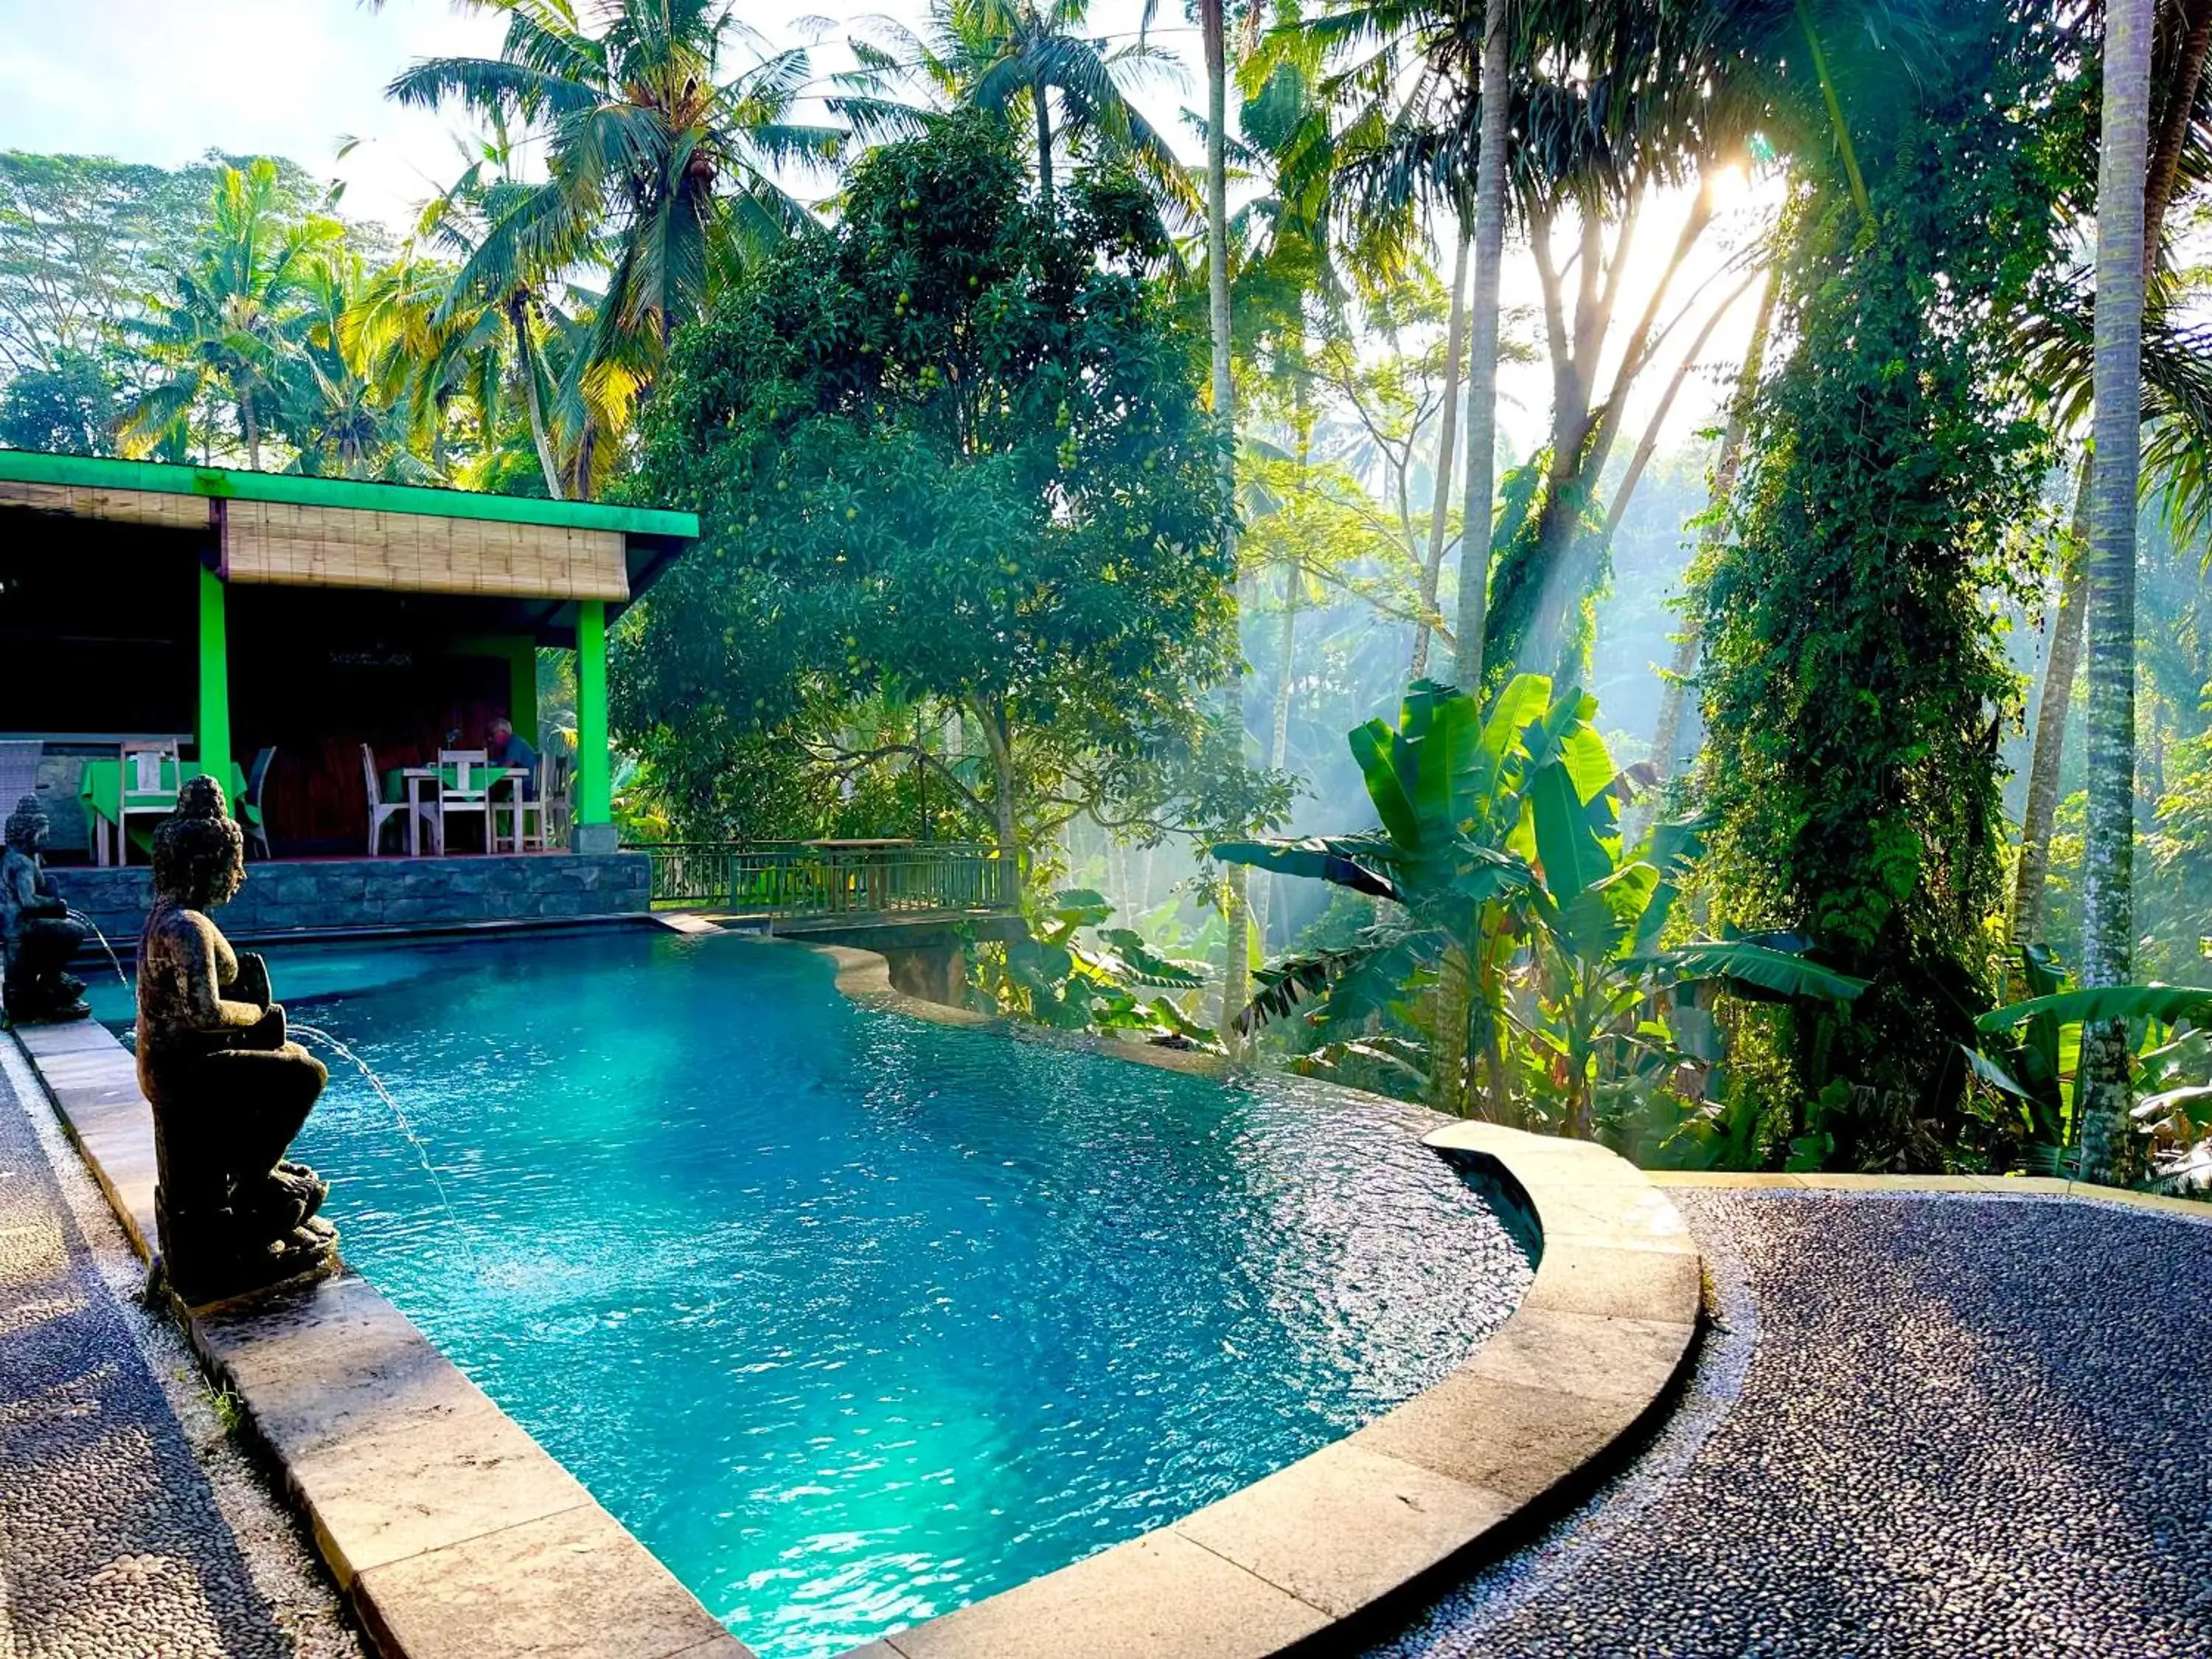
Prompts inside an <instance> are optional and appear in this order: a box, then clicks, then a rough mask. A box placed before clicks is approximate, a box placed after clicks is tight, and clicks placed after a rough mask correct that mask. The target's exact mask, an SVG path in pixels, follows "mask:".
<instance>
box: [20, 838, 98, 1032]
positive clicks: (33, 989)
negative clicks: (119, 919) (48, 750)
mask: <svg viewBox="0 0 2212 1659" xmlns="http://www.w3.org/2000/svg"><path fill="white" fill-rule="evenodd" d="M47 828H48V826H47V823H46V806H45V805H44V804H43V803H42V802H40V799H39V798H38V797H37V796H36V795H26V796H24V797H23V799H21V800H20V801H18V802H17V803H16V804H15V811H12V812H10V813H9V815H8V831H7V834H8V846H7V850H6V851H5V852H0V964H4V969H5V971H4V973H0V1004H4V1005H5V1006H6V1008H7V1012H8V1018H9V1019H11V1020H13V1021H15V1024H18V1025H30V1024H39V1023H41V1022H46V1021H57V1020H64V1019H82V1018H84V1017H85V1016H86V1015H87V1014H88V1013H90V1012H92V1009H91V1007H90V1006H88V1004H87V1003H86V1002H85V1000H84V981H82V980H81V979H78V978H76V976H75V975H72V974H70V972H69V971H68V969H69V963H70V957H73V956H75V955H76V951H77V946H79V945H82V944H83V943H84V939H85V927H84V924H83V923H82V922H80V921H71V920H70V914H69V906H68V905H67V904H65V903H64V902H62V900H61V898H60V897H59V896H58V895H57V894H56V893H55V892H54V890H53V889H52V886H51V885H50V884H48V882H47V880H46V868H45V866H42V865H41V864H40V862H39V854H40V851H41V850H42V849H43V848H45V846H46V832H47Z"/></svg>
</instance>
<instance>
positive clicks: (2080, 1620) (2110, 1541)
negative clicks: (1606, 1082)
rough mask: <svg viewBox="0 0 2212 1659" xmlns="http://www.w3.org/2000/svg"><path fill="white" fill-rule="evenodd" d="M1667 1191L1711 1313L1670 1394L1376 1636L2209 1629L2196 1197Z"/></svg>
mask: <svg viewBox="0 0 2212 1659" xmlns="http://www.w3.org/2000/svg"><path fill="white" fill-rule="evenodd" d="M1674 1197H1675V1199H1676V1201H1677V1202H1678V1203H1680V1205H1681V1207H1682V1210H1683V1212H1684V1213H1685V1214H1686V1216H1688V1217H1689V1218H1690V1220H1691V1222H1692V1225H1693V1227H1695V1228H1696V1230H1697V1231H1698V1233H1699V1239H1700V1242H1701V1243H1704V1244H1705V1247H1706V1249H1707V1251H1708V1255H1709V1258H1710V1260H1711V1264H1712V1266H1713V1267H1714V1269H1715V1277H1716V1279H1717V1281H1718V1283H1719V1285H1720V1289H1721V1293H1722V1298H1723V1306H1724V1309H1725V1310H1726V1315H1725V1318H1724V1322H1723V1323H1724V1327H1725V1328H1723V1330H1721V1331H1720V1332H1718V1333H1717V1335H1716V1336H1715V1337H1714V1338H1713V1339H1712V1340H1709V1342H1708V1344H1707V1346H1706V1348H1705V1352H1704V1353H1703V1356H1702V1357H1701V1358H1700V1361H1699V1370H1698V1373H1697V1376H1696V1377H1695V1379H1694V1381H1693V1383H1692V1387H1691V1389H1690V1391H1689V1393H1688V1395H1686V1399H1685V1401H1684V1403H1683V1406H1682V1408H1681V1410H1680V1412H1678V1413H1677V1414H1676V1417H1675V1419H1674V1423H1673V1425H1671V1426H1670V1428H1669V1429H1668V1431H1666V1432H1664V1433H1662V1435H1661V1437H1659V1438H1658V1439H1657V1440H1656V1441H1655V1442H1654V1443H1653V1444H1652V1445H1651V1446H1650V1448H1649V1449H1647V1450H1646V1451H1645V1452H1644V1454H1643V1455H1641V1456H1640V1457H1639V1458H1638V1461H1637V1462H1636V1463H1635V1464H1634V1465H1632V1467H1631V1468H1629V1469H1628V1470H1627V1471H1626V1473H1625V1474H1623V1475H1622V1476H1621V1477H1620V1479H1619V1480H1616V1481H1614V1482H1613V1484H1612V1485H1611V1486H1609V1488H1608V1489H1607V1491H1605V1492H1601V1494H1599V1495H1598V1497H1597V1498H1595V1499H1594V1500H1593V1501H1592V1502H1591V1503H1590V1504H1588V1505H1586V1506H1585V1507H1584V1508H1583V1510H1580V1511H1578V1512H1577V1514H1575V1515H1573V1516H1568V1517H1566V1518H1565V1520H1563V1521H1562V1522H1560V1523H1559V1525H1557V1526H1556V1527H1554V1528H1553V1530H1552V1532H1551V1533H1550V1534H1547V1536H1546V1537H1545V1538H1543V1539H1541V1540H1539V1541H1537V1542H1536V1543H1535V1544H1534V1546H1532V1547H1530V1548H1529V1549H1528V1550H1526V1551H1523V1552H1522V1553H1521V1554H1519V1555H1517V1556H1516V1557H1514V1558H1512V1559H1510V1560H1508V1561H1506V1562H1505V1563H1504V1564H1502V1565H1500V1566H1498V1567H1497V1568H1495V1569H1493V1570H1492V1571H1488V1572H1486V1573H1484V1574H1483V1575H1482V1576H1481V1577H1480V1578H1479V1579H1477V1580H1476V1581H1475V1582H1474V1583H1470V1584H1468V1585H1467V1586H1465V1587H1464V1588H1462V1589H1460V1590H1459V1591H1457V1592H1455V1593H1454V1594H1453V1595H1449V1596H1447V1597H1445V1598H1444V1599H1443V1601H1442V1602H1440V1603H1439V1604H1438V1605H1437V1607H1433V1608H1431V1610H1430V1611H1429V1612H1428V1613H1426V1614H1425V1616H1424V1617H1423V1618H1421V1619H1420V1620H1419V1621H1417V1622H1416V1623H1415V1624H1414V1625H1413V1626H1412V1627H1411V1628H1410V1629H1409V1630H1408V1631H1407V1632H1405V1633H1403V1635H1402V1636H1401V1638H1399V1639H1397V1640H1396V1641H1395V1642H1393V1643H1391V1644H1388V1645H1387V1646H1386V1647H1384V1648H1383V1649H1381V1650H1378V1651H1379V1652H1381V1653H1384V1654H1388V1655H1389V1656H1391V1659H1410V1656H1414V1655H1423V1656H1427V1655H1461V1654H1477V1655H1510V1656H1516V1659H1519V1656H1549V1655H1579V1656H1594V1655H1607V1656H1610V1655H1620V1656H1631V1655H1634V1656H1644V1655H1667V1656H1680V1659H1692V1656H1715V1659H1718V1656H1730V1659H1733V1656H1738V1655H1751V1654H1756V1655H1761V1656H1806V1659H1813V1656H1820V1659H1829V1656H1845V1655H1853V1656H1856V1655H1869V1656H1872V1655H1884V1656H1886V1655H1908V1654H1910V1655H1922V1654H1942V1655H1950V1654H1976V1655H1978V1654H1993V1655H1994V1654H2002V1655H2017V1656H2026V1655H2044V1654H2053V1655H2069V1656H2072V1655H2084V1656H2089V1655H2093V1656H2104V1655H2110V1656H2113V1659H2122V1656H2124V1659H2179V1656H2212V1223H2209V1222H2203V1221H2194V1220H2185V1219H2180V1218H2171V1217H2167V1216H2162V1215H2156V1214H2146V1213H2143V1212H2136V1211H2129V1210H2122V1209H2118V1208H2116V1207H2113V1206H2106V1205H2099V1204H2090V1203H2057V1202H2048V1201H2042V1200H2025V1199H2014V1198H1972V1197H1952V1196H1936V1197H1929V1196H1915V1197H1909V1198H1901V1197H1895V1196H1887V1195H1884V1196H1859V1195H1843V1194H1825V1193H1818V1194H1816V1193H1805V1194H1788V1193H1736V1192H1719V1191H1703V1192H1691V1191H1678V1192H1677V1193H1675V1194H1674Z"/></svg>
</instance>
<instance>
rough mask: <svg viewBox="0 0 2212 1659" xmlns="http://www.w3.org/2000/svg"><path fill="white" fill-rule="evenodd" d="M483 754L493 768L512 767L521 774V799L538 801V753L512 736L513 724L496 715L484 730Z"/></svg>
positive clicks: (505, 717) (505, 718)
mask: <svg viewBox="0 0 2212 1659" xmlns="http://www.w3.org/2000/svg"><path fill="white" fill-rule="evenodd" d="M484 753H485V755H486V757H488V758H489V760H490V762H491V763H492V764H493V765H494V766H507V767H513V768H516V769H519V770H520V772H521V773H522V778H521V784H522V793H523V798H524V799H526V800H535V799H538V751H537V750H535V749H532V747H531V746H530V745H529V744H526V743H525V742H524V741H523V740H522V739H521V738H519V737H517V736H515V734H514V722H513V720H509V719H507V716H506V715H504V714H500V715H496V716H495V717H494V718H493V720H492V723H491V724H490V725H489V726H486V727H485V728H484Z"/></svg>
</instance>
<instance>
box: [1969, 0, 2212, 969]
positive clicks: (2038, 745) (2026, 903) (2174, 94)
mask: <svg viewBox="0 0 2212 1659" xmlns="http://www.w3.org/2000/svg"><path fill="white" fill-rule="evenodd" d="M2154 9H2155V8H2154ZM2178 41H2179V45H2178V49H2177V51H2176V53H2175V59H2174V62H2173V63H2172V65H2171V66H2167V65H2159V66H2158V68H2159V70H2160V74H2159V75H2158V78H2157V82H2156V84H2158V85H2160V86H2161V87H2163V88H2164V89H2165V91H2164V95H2165V99H2166V105H2165V109H2164V111H2163V113H2162V115H2161V118H2160V122H2159V130H2158V133H2157V136H2156V138H2155V140H2154V142H2151V143H2150V145H2149V155H2148V159H2147V161H2145V163H2144V168H2143V270H2144V273H2145V275H2146V276H2148V273H2149V271H2150V270H2151V269H2152V268H2153V266H2154V265H2155V264H2156V263H2157V256H2158V248H2159V243H2160V239H2161V237H2162V236H2163V234H2164V231H2165V226H2166V209H2167V207H2168V206H2169V205H2170V204H2172V199H2173V182H2174V179H2175V176H2176V173H2177V170H2178V169H2179V165H2180V161H2181V143H2182V139H2183V137H2184V136H2185V133H2186V132H2187V131H2188V126H2189V112H2190V110H2191V108H2192V107H2194V106H2195V104H2196V100H2197V82H2199V81H2200V80H2201V79H2202V78H2203V74H2204V67H2205V59H2206V54H2207V50H2208V48H2212V0H2184V9H2183V11H2182V15H2181V21H2180V28H2179V36H2178ZM2155 45H2156V42H2155V40H2154V42H2153V46H2154V47H2155ZM2092 477H2093V469H2092V466H2091V463H2090V461H2089V459H2088V458H2087V457H2086V456H2085V457H2084V458H2083V460H2082V464H2081V483H2080V484H2079V486H2078V487H2077V489H2076V490H2075V497H2074V518H2073V524H2072V532H2073V542H2072V545H2071V546H2069V548H2068V549H2067V550H2066V556H2065V562H2064V569H2065V573H2066V580H2065V587H2064V590H2063V595H2062V597H2061V599H2060V600H2059V608H2058V617H2057V622H2056V623H2054V624H2053V626H2052V629H2051V659H2050V661H2049V662H2048V663H2046V664H2045V668H2044V677H2043V697H2042V700H2041V702H2040V703H2039V705H2038V707H2037V710H2036V721H2035V744H2034V747H2033V750H2032V751H2031V753H2030V757H2029V761H2028V775H2027V780H2028V781H2027V811H2026V812H2025V813H2024V815H2023V816H2022V819H2021V846H2020V862H2019V864H2018V865H2017V866H2015V870H2014V872H2013V898H2012V916H2011V926H2010V928H2009V935H2010V939H2011V942H2012V944H2013V945H2014V947H2015V949H2017V948H2018V947H2019V946H2021V945H2034V944H2039V943H2040V942H2041V940H2042V939H2043V928H2044V890H2045V884H2047V882H2048V880H2049V878H2050V871H2051V819H2052V817H2054V816H2055V815H2056V813H2057V806H2058V778H2059V773H2060V770H2061V769H2062V766H2063V762H2064V759H2065V748H2064V745H2065V740H2066V724H2067V717H2068V715H2069V714H2070V712H2071V710H2072V705H2073V698H2074V678H2075V673H2076V672H2077V671H2078V670H2079V668H2080V666H2081V635H2082V625H2083V620H2084V618H2085V617H2087V614H2088V609H2089V565H2088V559H2087V553H2086V549H2087V545H2088V541H2089V511H2090V483H2091V478H2092ZM2016 988H2017V987H2016Z"/></svg>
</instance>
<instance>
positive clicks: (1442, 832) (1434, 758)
mask: <svg viewBox="0 0 2212 1659" xmlns="http://www.w3.org/2000/svg"><path fill="white" fill-rule="evenodd" d="M1407 714H1408V720H1407V726H1408V728H1409V730H1408V735H1407V737H1406V738H1403V739H1401V741H1400V743H1399V744H1397V745H1396V747H1395V751H1394V752H1395V754H1396V755H1397V756H1398V757H1400V766H1401V774H1402V772H1403V771H1404V769H1405V768H1406V765H1407V763H1411V768H1412V770H1413V810H1414V811H1416V812H1417V813H1418V814H1419V816H1420V820H1421V832H1422V836H1423V837H1424V840H1425V843H1426V844H1427V845H1428V846H1429V847H1431V848H1434V847H1436V846H1438V845H1441V844H1442V843H1443V842H1448V841H1449V839H1450V838H1451V837H1452V836H1454V835H1455V834H1457V833H1458V831H1459V829H1461V827H1462V825H1463V824H1465V823H1467V821H1468V819H1469V818H1471V817H1474V812H1475V807H1476V802H1475V799H1474V784H1475V781H1476V780H1477V779H1478V778H1479V777H1480V775H1482V772H1483V770H1484V768H1483V765H1482V758H1483V757H1482V714H1481V711H1480V709H1479V708H1476V706H1475V702H1474V698H1472V697H1463V696H1457V695H1453V696H1437V697H1433V698H1431V699H1430V700H1429V701H1428V702H1427V703H1426V705H1425V708H1423V709H1422V716H1421V718H1420V720H1419V725H1418V726H1416V725H1415V724H1414V721H1413V718H1412V717H1413V700H1412V699H1408V701H1407Z"/></svg>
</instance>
